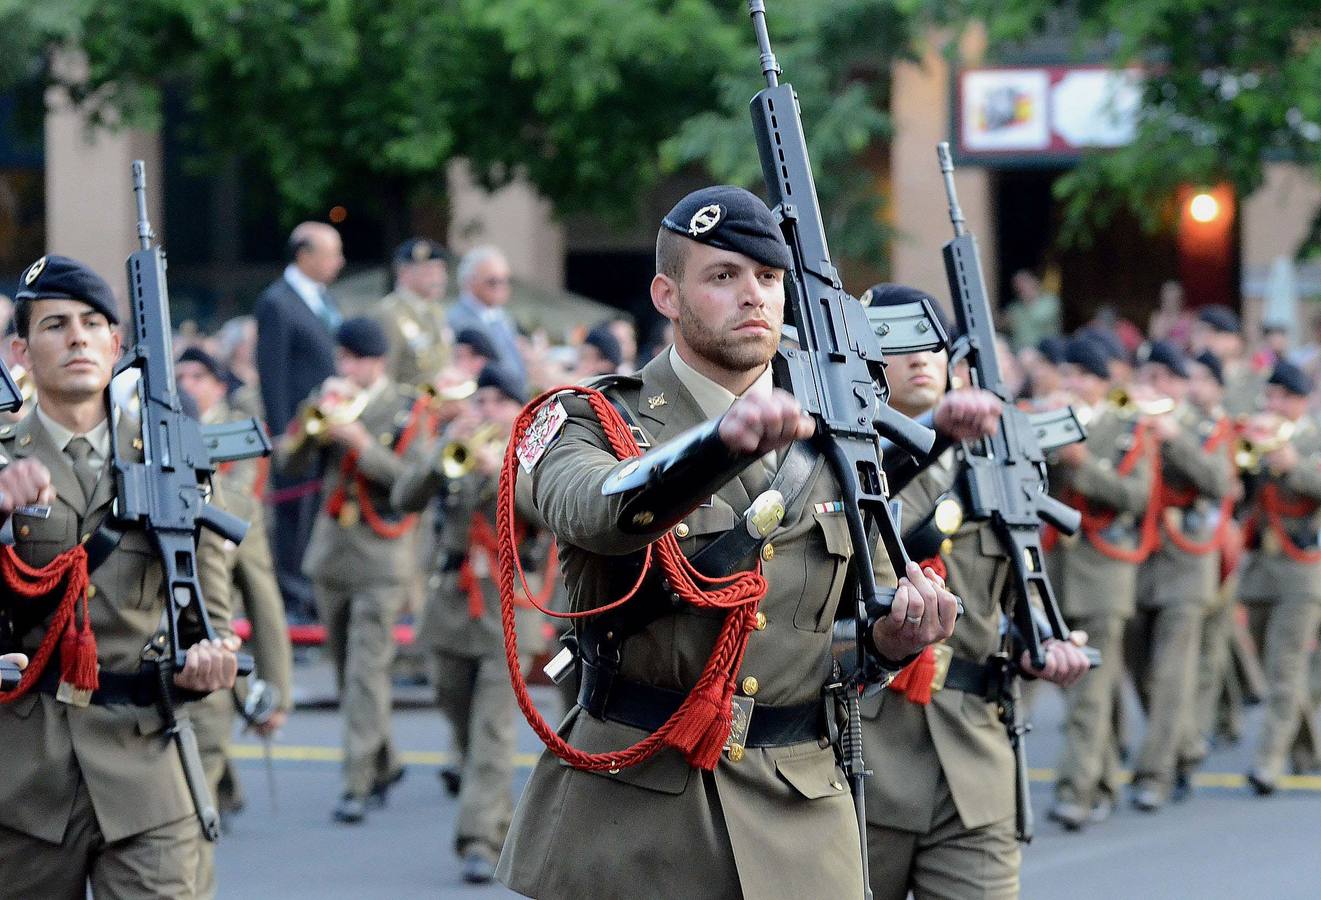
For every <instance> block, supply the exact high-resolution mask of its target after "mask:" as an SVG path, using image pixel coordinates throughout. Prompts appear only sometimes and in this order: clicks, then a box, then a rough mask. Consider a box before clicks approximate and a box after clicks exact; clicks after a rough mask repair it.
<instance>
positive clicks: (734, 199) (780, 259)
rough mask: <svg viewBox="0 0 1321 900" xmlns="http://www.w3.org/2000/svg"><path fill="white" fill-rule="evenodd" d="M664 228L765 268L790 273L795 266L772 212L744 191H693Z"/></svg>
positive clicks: (721, 188) (669, 215) (719, 188)
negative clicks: (744, 257) (751, 260)
mask: <svg viewBox="0 0 1321 900" xmlns="http://www.w3.org/2000/svg"><path fill="white" fill-rule="evenodd" d="M661 226H662V227H663V228H665V229H667V230H669V231H672V232H674V233H675V234H681V235H683V236H684V237H686V238H689V239H690V240H694V241H697V243H699V244H706V245H707V246H709V247H716V248H719V249H721V250H732V251H734V252H735V253H742V254H743V255H744V256H746V257H748V258H750V259H754V260H756V261H757V262H759V263H761V264H762V265H766V266H773V267H775V268H777V269H788V268H790V266H791V265H792V263H793V256H792V255H791V254H790V253H789V245H788V244H786V243H785V242H784V235H783V234H782V233H781V232H780V226H779V225H778V224H776V222H775V217H774V216H773V215H771V211H770V209H769V208H768V207H767V206H766V204H765V203H763V202H762V200H761V198H760V197H758V196H757V195H756V194H754V193H752V192H750V191H746V190H744V189H743V188H740V187H732V186H730V185H717V186H716V187H708V188H702V189H701V190H698V191H693V192H692V193H691V194H689V195H688V196H687V197H684V198H683V199H682V200H680V201H679V202H678V203H676V204H675V205H674V209H672V210H670V211H669V212H668V213H666V214H665V218H664V219H662V220H661Z"/></svg>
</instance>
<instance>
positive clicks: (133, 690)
mask: <svg viewBox="0 0 1321 900" xmlns="http://www.w3.org/2000/svg"><path fill="white" fill-rule="evenodd" d="M96 677H97V683H98V684H99V685H100V686H99V687H98V688H97V689H96V690H95V691H93V692H92V699H91V703H92V705H93V706H155V705H156V698H157V697H158V696H159V695H160V682H159V681H158V680H157V677H156V674H155V673H154V672H148V671H143V672H134V673H133V674H132V675H122V674H120V673H118V672H106V671H104V670H102V671H101V672H100V673H98V674H97V676H96ZM59 686H60V664H59V660H58V659H54V658H52V659H51V661H50V663H49V664H48V665H47V666H46V671H44V672H42V673H41V677H40V678H38V679H37V683H36V684H35V685H34V687H35V688H36V689H37V690H38V691H40V692H41V693H43V694H50V695H51V696H54V695H55V692H56V691H57V690H58V689H59Z"/></svg>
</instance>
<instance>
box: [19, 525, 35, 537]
mask: <svg viewBox="0 0 1321 900" xmlns="http://www.w3.org/2000/svg"><path fill="white" fill-rule="evenodd" d="M18 533H19V536H20V537H27V536H28V535H29V534H31V533H32V528H31V527H30V526H28V525H21V526H19V529H18Z"/></svg>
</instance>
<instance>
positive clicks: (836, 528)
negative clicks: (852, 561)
mask: <svg viewBox="0 0 1321 900" xmlns="http://www.w3.org/2000/svg"><path fill="white" fill-rule="evenodd" d="M813 515H814V516H815V517H816V524H817V527H818V528H820V529H821V534H822V535H823V536H824V537H825V539H826V551H827V552H829V553H830V555H831V556H839V557H842V558H843V559H848V558H849V557H851V556H852V555H853V541H852V539H850V538H849V523H848V521H847V520H846V519H845V518H844V516H843V514H841V513H813Z"/></svg>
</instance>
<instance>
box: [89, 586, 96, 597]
mask: <svg viewBox="0 0 1321 900" xmlns="http://www.w3.org/2000/svg"><path fill="white" fill-rule="evenodd" d="M95 596H96V585H94V584H89V585H88V586H87V599H88V600H91V599H92V598H93V597H95Z"/></svg>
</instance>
